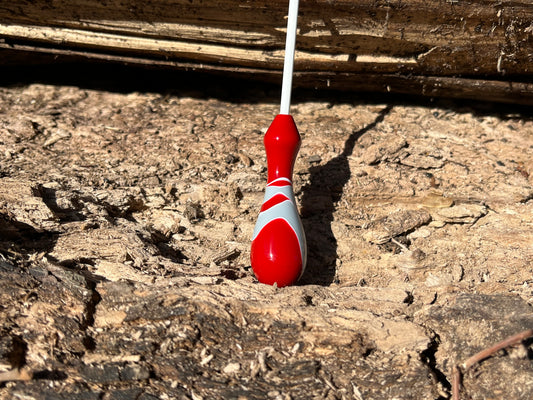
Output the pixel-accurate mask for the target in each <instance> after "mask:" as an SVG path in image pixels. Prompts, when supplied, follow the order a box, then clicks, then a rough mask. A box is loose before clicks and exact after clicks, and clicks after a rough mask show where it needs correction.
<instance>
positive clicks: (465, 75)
mask: <svg viewBox="0 0 533 400" xmlns="http://www.w3.org/2000/svg"><path fill="white" fill-rule="evenodd" d="M286 3H287V1H279V0H274V1H265V0H262V1H239V2H237V1H227V0H208V1H194V0H193V1H185V0H179V1H170V0H158V1H156V2H139V1H135V0H129V1H118V0H110V1H105V2H104V1H97V0H90V1H81V0H75V1H66V0H58V1H54V2H53V3H51V2H49V1H45V0H36V1H19V2H12V3H7V4H5V5H3V6H2V7H1V8H0V49H2V48H3V49H5V50H4V51H2V52H3V53H4V56H3V57H2V58H0V64H8V63H13V62H14V61H13V57H14V56H13V50H15V51H17V52H23V53H20V54H28V53H27V52H30V53H35V52H40V53H46V54H54V55H58V54H60V55H67V56H84V57H89V58H97V59H105V60H111V61H120V62H128V63H134V64H151V65H161V66H171V67H173V68H191V67H192V68H195V69H201V70H207V71H219V72H224V73H229V72H231V73H233V74H243V75H248V76H249V75H252V76H253V77H254V78H257V79H263V80H265V79H266V80H279V77H280V74H281V70H282V66H283V56H284V51H283V48H284V39H285V24H286V20H285V18H284V17H285V14H286V11H287V4H286ZM532 21H533V7H531V4H530V2H529V1H527V0H517V1H513V2H511V1H487V0H473V1H469V2H459V1H455V0H453V1H429V2H428V1H422V0H404V1H370V0H343V1H334V2H332V1H328V0H309V1H305V0H304V1H302V2H301V4H300V13H299V22H298V26H299V30H298V38H297V53H296V61H295V73H296V79H295V85H297V86H304V87H320V88H327V87H330V88H335V89H347V90H365V91H366V90H371V91H374V90H377V91H387V92H388V91H390V92H398V93H411V94H417V95H426V96H446V97H465V98H475V99H488V100H496V101H506V102H515V103H525V104H530V103H533V93H532V92H533V91H532V90H531V85H532V77H533V50H532V48H533V47H532V41H533V22H532ZM8 50H9V51H8ZM0 51H1V50H0Z"/></svg>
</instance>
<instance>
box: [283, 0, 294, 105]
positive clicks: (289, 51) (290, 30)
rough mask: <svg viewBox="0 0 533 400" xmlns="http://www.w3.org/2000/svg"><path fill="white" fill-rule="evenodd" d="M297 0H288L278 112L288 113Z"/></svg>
mask: <svg viewBox="0 0 533 400" xmlns="http://www.w3.org/2000/svg"><path fill="white" fill-rule="evenodd" d="M298 2H299V0H289V18H288V21H287V39H286V41H285V62H284V64H283V82H282V84H281V106H280V109H279V113H280V114H290V107H291V89H292V72H293V70H294V51H295V49H296V27H297V25H298Z"/></svg>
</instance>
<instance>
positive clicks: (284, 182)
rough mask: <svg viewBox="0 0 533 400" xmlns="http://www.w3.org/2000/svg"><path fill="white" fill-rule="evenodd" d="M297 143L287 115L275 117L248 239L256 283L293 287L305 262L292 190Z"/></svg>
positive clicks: (293, 126) (301, 230) (294, 130)
mask: <svg viewBox="0 0 533 400" xmlns="http://www.w3.org/2000/svg"><path fill="white" fill-rule="evenodd" d="M300 142H301V139H300V134H299V133H298V129H297V128H296V124H295V123H294V119H293V118H292V116H290V115H288V114H279V115H277V116H276V117H275V118H274V121H273V122H272V124H271V125H270V128H268V131H267V133H266V134H265V138H264V144H265V149H266V153H267V166H268V180H267V187H266V191H265V199H264V201H263V205H262V207H261V211H260V213H259V217H258V219H257V223H256V225H255V229H254V234H253V238H252V248H251V262H252V268H253V270H254V273H255V276H256V277H257V279H258V280H259V281H260V282H262V283H266V284H269V285H274V284H276V285H277V286H278V287H283V286H287V285H291V284H293V283H295V282H296V281H297V280H298V279H299V278H300V277H301V276H302V274H303V272H304V269H305V264H306V261H307V246H306V242H305V233H304V229H303V226H302V222H301V220H300V216H299V215H298V209H297V207H296V201H295V199H294V192H293V188H292V172H293V169H294V161H295V159H296V155H297V154H298V150H299V149H300Z"/></svg>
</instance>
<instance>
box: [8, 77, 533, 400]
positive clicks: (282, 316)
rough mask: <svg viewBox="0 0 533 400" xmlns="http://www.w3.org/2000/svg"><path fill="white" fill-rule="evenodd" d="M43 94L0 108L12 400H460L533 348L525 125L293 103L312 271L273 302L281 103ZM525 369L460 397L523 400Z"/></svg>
mask: <svg viewBox="0 0 533 400" xmlns="http://www.w3.org/2000/svg"><path fill="white" fill-rule="evenodd" d="M86 73H87V71H85V74H86ZM96 75H97V76H98V77H99V78H100V79H102V78H105V79H107V80H109V81H111V82H114V84H118V83H119V82H120V81H121V79H124V75H125V74H124V71H121V72H120V74H113V71H108V70H104V71H102V70H99V71H97V73H96ZM28 76H29V75H27V76H26V79H27V80H26V82H25V83H24V82H23V83H20V84H17V85H12V86H9V87H7V86H6V87H3V88H0V399H5V400H11V399H65V400H71V399H79V400H81V399H115V400H119V399H137V400H141V399H142V400H154V399H195V400H197V399H265V398H272V399H306V400H307V399H365V400H368V399H377V400H380V399H383V400H390V399H413V400H414V399H416V400H420V399H432V400H435V399H448V398H449V397H450V379H451V371H452V367H453V366H454V365H456V364H457V363H459V362H461V361H464V360H465V359H466V358H468V357H469V356H470V355H472V354H474V353H476V352H478V351H479V350H481V349H483V348H485V347H488V346H490V345H492V344H494V343H496V342H498V341H500V340H502V339H504V338H506V337H507V336H510V335H512V334H514V333H518V332H521V331H523V330H525V329H528V328H531V326H532V325H533V313H532V305H531V303H532V299H533V297H532V296H533V293H532V284H533V280H532V276H533V265H532V263H531V260H532V258H533V253H532V249H533V219H532V218H533V217H532V216H533V201H532V198H533V186H532V183H533V182H532V179H533V178H532V175H531V174H532V172H533V164H532V160H531V156H530V155H531V149H532V148H533V121H532V119H531V117H530V116H528V115H525V114H519V113H516V112H515V111H513V112H510V111H508V110H507V111H506V110H503V109H501V107H498V108H490V109H487V108H485V109H481V108H471V107H466V106H465V105H464V104H463V105H460V104H455V103H447V104H441V103H439V104H432V105H427V104H405V103H403V104H402V103H397V102H388V101H386V100H384V99H381V100H377V101H376V100H369V99H354V98H350V99H340V98H336V99H327V98H322V99H321V100H316V99H315V100H313V99H311V98H309V97H307V98H302V97H299V96H296V98H295V104H294V106H293V109H292V113H293V116H294V118H295V120H296V122H297V125H298V127H299V129H300V132H301V134H302V137H303V143H302V148H301V151H300V155H299V157H298V159H297V162H296V171H295V176H294V180H295V188H296V195H297V198H298V201H299V204H300V205H301V212H302V216H303V223H304V225H305V229H306V233H307V238H308V244H309V264H308V269H307V271H306V273H305V275H304V277H303V279H302V281H301V282H300V284H299V285H297V286H294V287H288V288H284V289H276V288H273V287H270V286H264V285H261V284H259V283H257V282H256V281H255V279H254V277H253V275H252V272H251V270H250V267H249V246H250V238H251V234H252V230H253V226H254V223H255V219H256V217H257V214H258V212H259V208H260V204H261V201H262V196H263V190H264V186H265V182H266V160H265V157H264V149H263V145H262V133H264V131H265V129H266V128H267V127H268V125H269V123H270V122H271V121H272V119H273V117H274V115H275V114H276V112H277V107H278V105H277V95H276V96H274V97H272V94H271V93H270V92H269V89H268V87H263V86H253V87H244V86H243V87H242V90H241V91H240V93H238V94H237V93H235V92H234V90H235V85H226V84H222V83H220V82H219V83H218V84H217V83H216V81H209V80H205V78H204V79H203V80H197V81H192V82H185V81H184V82H183V83H182V84H180V85H178V86H179V87H176V88H175V89H174V90H173V91H166V90H156V89H155V88H151V89H150V90H143V91H138V90H137V89H140V87H139V86H132V84H131V82H136V81H137V82H139V81H140V80H141V79H136V78H140V76H128V78H127V79H125V80H126V81H127V82H129V83H128V85H129V86H122V87H121V89H120V90H116V86H110V85H106V84H105V82H102V81H101V80H99V81H98V82H97V84H92V85H89V84H88V83H87V82H84V83H83V84H81V83H80V82H79V81H71V85H52V84H30V82H31V80H29V79H28ZM186 78H187V79H189V80H190V79H191V78H192V76H190V75H187V76H186ZM164 84H165V85H167V84H168V82H165V83H164ZM97 88H98V89H97ZM300 96H301V94H300ZM531 351H532V350H531V341H526V342H524V343H523V345H522V347H520V348H512V349H508V351H507V352H502V353H501V354H498V355H497V356H495V357H491V358H490V359H488V360H486V361H484V362H483V363H481V364H480V365H479V366H477V367H476V368H475V369H472V370H471V371H469V372H468V373H467V374H466V375H465V377H464V393H463V394H464V395H465V398H469V397H467V396H470V398H472V399H487V398H504V397H505V398H506V399H508V400H514V399H524V400H526V399H530V398H531V393H532V387H531V382H532V381H533V369H532V365H531Z"/></svg>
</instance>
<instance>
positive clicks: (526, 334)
mask: <svg viewBox="0 0 533 400" xmlns="http://www.w3.org/2000/svg"><path fill="white" fill-rule="evenodd" d="M530 337H533V329H528V330H526V331H523V332H520V333H517V334H516V335H513V336H510V337H508V338H507V339H505V340H502V341H501V342H498V343H496V344H495V345H494V346H491V347H489V348H487V349H484V350H482V351H480V352H479V353H476V354H474V355H473V356H472V357H470V358H468V359H467V360H466V361H465V362H463V363H462V364H461V365H460V366H459V365H456V366H455V367H454V368H453V376H452V400H460V398H459V391H460V388H461V380H462V375H463V374H464V373H465V372H466V371H468V369H469V368H471V367H472V366H474V365H476V364H477V363H479V362H481V361H483V360H485V359H487V358H489V357H491V356H492V355H494V354H495V353H497V352H498V351H500V350H503V349H505V348H507V347H510V346H516V345H517V344H519V343H521V342H522V341H524V340H526V339H528V338H530Z"/></svg>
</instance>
